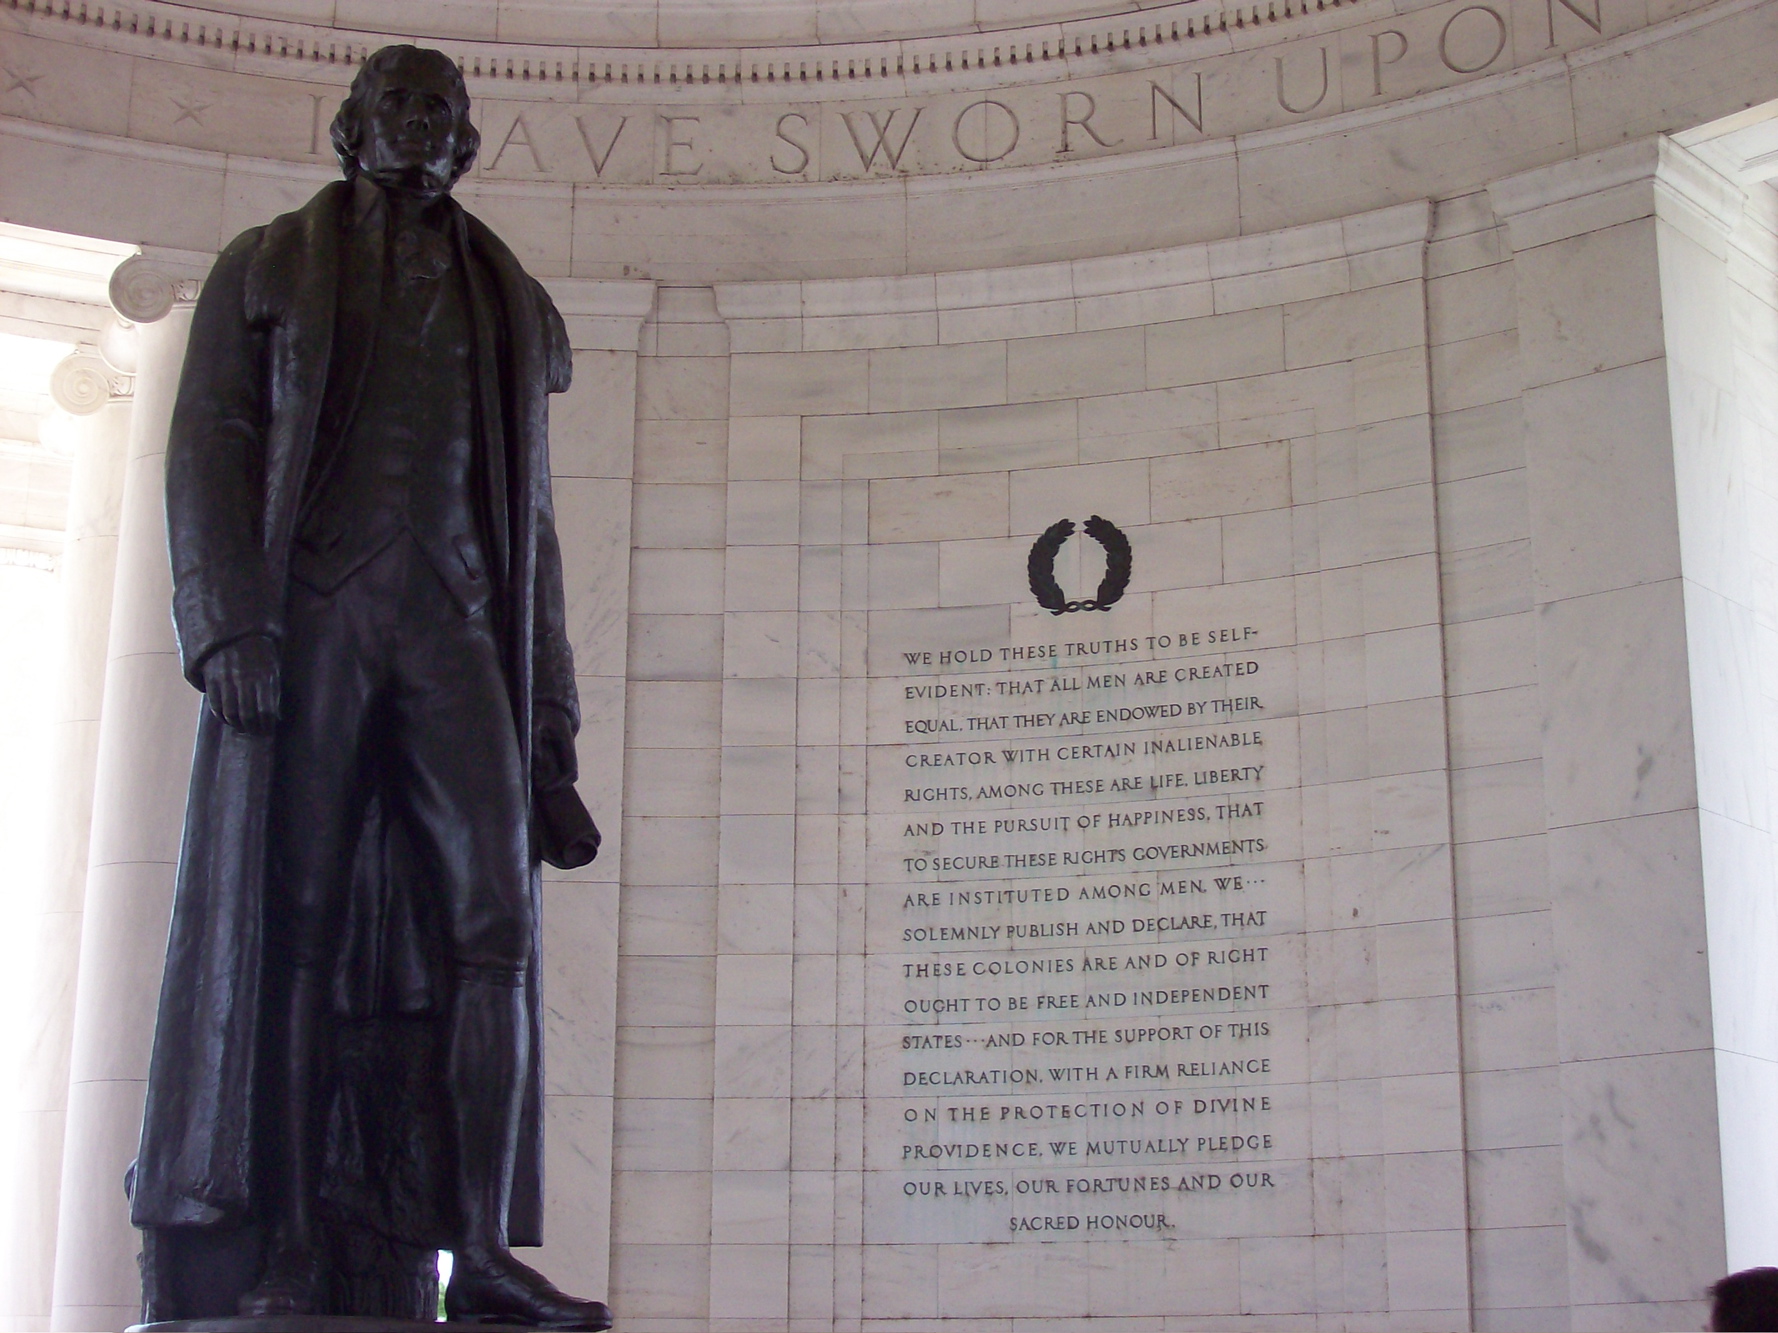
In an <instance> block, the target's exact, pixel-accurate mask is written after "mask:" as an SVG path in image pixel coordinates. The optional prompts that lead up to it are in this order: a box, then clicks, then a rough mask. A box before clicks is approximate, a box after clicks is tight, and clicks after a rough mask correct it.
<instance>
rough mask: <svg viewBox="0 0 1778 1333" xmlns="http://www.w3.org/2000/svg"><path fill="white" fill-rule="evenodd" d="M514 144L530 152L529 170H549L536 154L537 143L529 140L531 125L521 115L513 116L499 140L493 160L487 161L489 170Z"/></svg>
mask: <svg viewBox="0 0 1778 1333" xmlns="http://www.w3.org/2000/svg"><path fill="white" fill-rule="evenodd" d="M514 144H517V145H518V146H519V147H520V148H523V149H524V150H525V151H526V152H527V153H529V154H531V162H532V166H531V170H533V171H548V170H549V168H548V167H546V166H544V165H543V159H542V158H541V157H539V156H537V145H536V144H534V143H532V142H531V127H530V126H529V125H527V124H525V118H524V117H523V116H514V117H513V121H512V128H511V129H509V130H508V131H507V132H506V137H505V138H504V139H502V140H501V141H500V147H499V148H498V149H496V150H495V152H494V160H493V161H492V162H490V163H488V170H489V171H493V170H495V169H496V168H498V167H499V165H500V158H501V155H502V154H503V153H505V152H506V150H507V149H508V148H511V147H512V146H513V145H514Z"/></svg>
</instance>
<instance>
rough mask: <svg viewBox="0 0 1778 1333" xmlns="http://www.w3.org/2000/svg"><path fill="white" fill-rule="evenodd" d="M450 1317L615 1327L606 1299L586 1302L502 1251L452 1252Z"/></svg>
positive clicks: (568, 1326)
mask: <svg viewBox="0 0 1778 1333" xmlns="http://www.w3.org/2000/svg"><path fill="white" fill-rule="evenodd" d="M451 1258H452V1261H453V1267H452V1269H451V1285H450V1286H449V1287H448V1288H446V1290H445V1316H446V1317H447V1318H449V1319H455V1320H461V1321H462V1322H464V1323H491V1324H522V1325H525V1326H528V1327H530V1328H551V1329H584V1330H589V1331H591V1333H597V1330H601V1329H607V1328H610V1327H611V1308H610V1307H609V1306H607V1305H606V1304H605V1302H604V1301H583V1300H579V1299H577V1298H576V1297H573V1296H568V1295H565V1294H564V1293H563V1292H561V1291H558V1290H557V1289H556V1287H555V1285H554V1284H553V1283H551V1282H550V1280H549V1279H548V1278H546V1277H544V1276H543V1274H542V1273H539V1272H537V1270H535V1269H533V1268H527V1267H526V1266H525V1265H524V1264H522V1263H520V1262H519V1261H518V1260H517V1259H515V1258H513V1257H512V1255H510V1254H508V1253H506V1252H505V1251H502V1250H490V1251H484V1252H482V1253H480V1254H474V1255H471V1254H467V1253H465V1252H463V1251H457V1252H455V1253H453V1254H452V1256H451Z"/></svg>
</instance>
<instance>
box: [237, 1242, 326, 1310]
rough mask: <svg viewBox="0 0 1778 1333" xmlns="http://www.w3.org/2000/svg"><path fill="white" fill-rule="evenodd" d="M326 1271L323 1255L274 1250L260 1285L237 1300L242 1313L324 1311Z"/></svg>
mask: <svg viewBox="0 0 1778 1333" xmlns="http://www.w3.org/2000/svg"><path fill="white" fill-rule="evenodd" d="M326 1300H327V1274H326V1272H325V1270H324V1269H323V1268H322V1265H321V1258H320V1256H319V1255H317V1254H314V1253H312V1252H310V1251H308V1250H304V1249H298V1248H289V1249H278V1250H274V1251H273V1253H272V1256H271V1259H270V1260H269V1262H267V1264H266V1267H265V1275H264V1276H263V1277H261V1278H260V1280H259V1285H258V1286H257V1287H255V1288H253V1290H252V1291H250V1292H248V1293H247V1294H246V1295H245V1296H243V1297H241V1299H240V1300H239V1301H238V1302H237V1303H236V1307H235V1308H236V1309H237V1310H238V1311H239V1312H240V1313H241V1314H243V1315H248V1316H265V1315H291V1314H322V1313H324V1312H325V1308H326Z"/></svg>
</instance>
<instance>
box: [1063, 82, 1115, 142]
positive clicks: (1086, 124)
mask: <svg viewBox="0 0 1778 1333" xmlns="http://www.w3.org/2000/svg"><path fill="white" fill-rule="evenodd" d="M1071 97H1078V98H1080V99H1082V100H1083V101H1085V102H1086V104H1087V109H1086V114H1084V115H1080V116H1071V115H1069V114H1068V99H1069V98H1071ZM1098 109H1099V104H1098V103H1097V102H1095V101H1094V100H1093V95H1092V94H1091V93H1083V92H1081V91H1080V90H1079V89H1078V88H1071V89H1069V90H1068V91H1067V92H1065V93H1063V94H1062V151H1063V152H1064V153H1066V152H1067V151H1068V127H1069V126H1070V125H1078V126H1080V127H1081V129H1083V130H1085V131H1086V132H1087V137H1088V138H1090V139H1091V140H1092V141H1093V142H1094V143H1096V144H1098V145H1099V147H1101V148H1116V147H1117V146H1118V145H1119V144H1120V143H1122V142H1123V140H1122V139H1113V140H1111V141H1110V142H1109V143H1107V142H1106V141H1105V140H1104V139H1101V138H1100V137H1099V132H1098V131H1097V130H1095V129H1094V128H1093V113H1094V112H1096V111H1097V110H1098Z"/></svg>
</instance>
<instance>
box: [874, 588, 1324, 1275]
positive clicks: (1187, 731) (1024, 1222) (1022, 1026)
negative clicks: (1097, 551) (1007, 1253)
mask: <svg viewBox="0 0 1778 1333" xmlns="http://www.w3.org/2000/svg"><path fill="white" fill-rule="evenodd" d="M1219 600H1220V601H1221V602H1222V605H1220V606H1219V607H1218V608H1217V612H1218V614H1219V615H1220V616H1221V617H1222V619H1223V621H1226V623H1221V622H1219V623H1217V624H1214V625H1203V624H1192V623H1185V624H1181V625H1180V626H1179V627H1178V628H1176V629H1173V630H1165V629H1163V630H1161V632H1159V633H1157V634H1152V635H1147V634H1144V635H1135V636H1127V637H1126V636H1112V637H1108V638H1095V639H1081V638H1075V637H1072V636H1070V635H1068V634H1067V633H1066V628H1072V627H1073V626H1075V625H1079V624H1081V623H1082V622H1081V621H1076V620H1063V619H1061V618H1056V619H1052V620H1050V621H1049V625H1044V624H1042V623H1040V622H1034V623H1033V624H1032V628H1033V629H1035V630H1043V629H1051V627H1053V629H1051V637H1047V638H1041V639H1034V640H1033V641H1031V642H1026V643H1023V644H1020V645H1017V646H1009V645H1001V646H998V647H995V646H979V647H974V648H962V649H958V648H954V647H953V648H945V649H938V650H936V651H927V650H923V649H918V648H915V649H909V650H904V651H903V652H902V653H901V654H900V658H901V666H902V668H903V670H902V671H901V672H900V673H897V674H891V675H884V676H877V677H875V678H873V679H872V680H871V682H870V690H871V698H870V735H869V739H870V744H869V747H868V759H867V765H868V767H867V803H868V810H869V819H868V840H869V874H870V885H869V889H868V901H867V904H866V911H867V944H866V948H867V970H866V975H865V993H866V1003H867V1030H866V1049H865V1059H866V1087H865V1091H866V1098H867V1102H866V1118H867V1125H866V1163H865V1165H866V1170H867V1177H866V1179H867V1185H866V1209H865V1216H866V1218H867V1219H868V1223H867V1225H868V1226H869V1228H870V1234H869V1239H871V1240H877V1241H887V1242H894V1241H914V1240H927V1241H931V1240H939V1239H943V1240H950V1241H989V1240H1008V1239H1011V1240H1020V1239H1051V1240H1054V1239H1058V1238H1068V1239H1087V1240H1096V1239H1125V1238H1128V1237H1130V1236H1132V1235H1139V1236H1153V1237H1169V1236H1188V1235H1189V1236H1198V1237H1217V1236H1236V1235H1259V1234H1277V1233H1280V1232H1296V1231H1298V1230H1300V1229H1301V1224H1303V1223H1305V1222H1306V1221H1307V1218H1308V1209H1309V1198H1310V1194H1309V1171H1308V1157H1309V1143H1308V1137H1307V1128H1308V1118H1307V1094H1306V1088H1307V1073H1308V1060H1307V1050H1308V1047H1307V1028H1306V1011H1305V1004H1306V992H1305V974H1304V955H1303V947H1304V936H1303V873H1302V849H1301V827H1302V820H1301V801H1300V777H1299V767H1300V763H1299V745H1298V736H1297V719H1296V678H1295V655H1294V649H1293V647H1292V646H1291V639H1292V627H1291V626H1290V624H1289V622H1288V619H1287V618H1285V617H1281V616H1279V615H1277V614H1276V610H1277V601H1276V598H1270V599H1268V598H1267V597H1265V596H1264V595H1263V592H1262V594H1261V595H1259V596H1256V597H1254V598H1252V599H1250V600H1251V603H1252V605H1251V606H1250V608H1249V610H1250V611H1251V614H1250V615H1249V616H1247V617H1244V618H1243V617H1240V616H1239V615H1238V614H1237V616H1236V618H1235V619H1233V620H1228V619H1227V617H1228V614H1229V612H1230V611H1231V610H1234V611H1237V612H1238V611H1239V608H1238V607H1231V606H1230V605H1229V604H1228V601H1227V599H1226V598H1221V599H1219ZM1269 613H1270V614H1269ZM1046 619H1048V618H1046ZM1083 619H1084V618H1083ZM1085 623H1086V624H1087V625H1091V624H1092V623H1093V622H1092V620H1091V619H1085Z"/></svg>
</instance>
